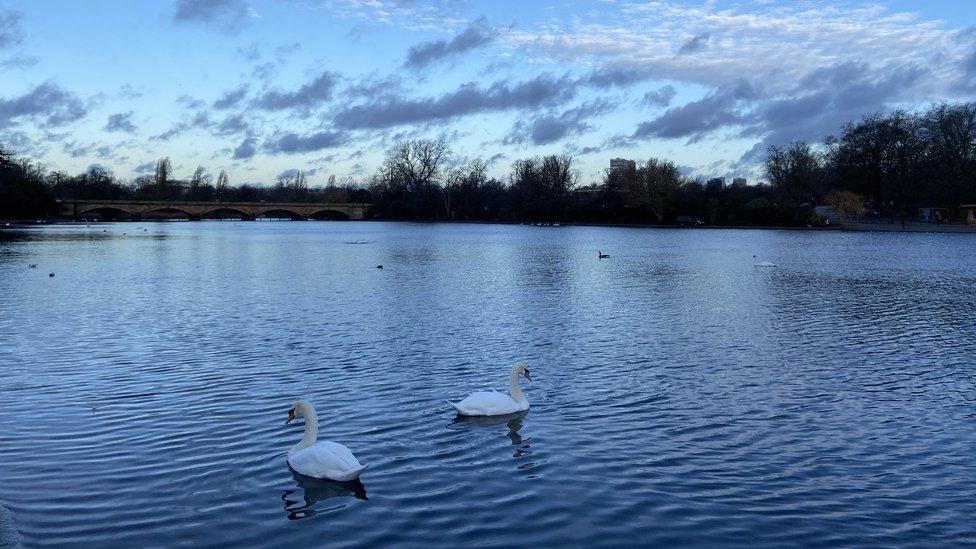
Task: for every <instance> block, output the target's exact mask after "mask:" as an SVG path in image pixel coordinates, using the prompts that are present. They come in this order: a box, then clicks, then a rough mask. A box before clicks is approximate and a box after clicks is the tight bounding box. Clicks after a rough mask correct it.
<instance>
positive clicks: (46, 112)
mask: <svg viewBox="0 0 976 549" xmlns="http://www.w3.org/2000/svg"><path fill="white" fill-rule="evenodd" d="M86 114H88V110H87V109H86V107H85V104H84V103H83V102H82V101H81V100H80V99H79V98H78V97H77V96H76V95H75V94H73V93H71V92H69V91H66V90H64V89H62V88H61V87H59V86H58V85H57V84H55V83H53V82H51V81H48V82H45V83H43V84H41V85H39V86H36V87H34V88H33V89H31V90H30V91H28V92H27V93H25V94H23V95H20V96H17V97H13V98H10V99H0V129H3V128H6V127H10V126H13V125H15V123H17V122H18V121H20V120H24V119H30V120H37V121H39V122H40V124H41V125H42V126H45V127H53V126H61V125H64V124H68V123H70V122H75V121H77V120H80V119H81V118H83V117H84V116H85V115H86Z"/></svg>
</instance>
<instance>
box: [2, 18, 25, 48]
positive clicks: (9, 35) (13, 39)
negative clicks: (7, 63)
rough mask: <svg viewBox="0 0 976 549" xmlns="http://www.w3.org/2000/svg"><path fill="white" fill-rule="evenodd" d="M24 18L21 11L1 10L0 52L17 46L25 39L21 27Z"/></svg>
mask: <svg viewBox="0 0 976 549" xmlns="http://www.w3.org/2000/svg"><path fill="white" fill-rule="evenodd" d="M22 18H23V14H22V13H20V12H19V11H14V10H8V9H4V8H0V50H2V49H4V48H9V47H12V46H16V45H17V44H19V43H20V42H21V40H23V39H24V31H23V30H22V29H21V26H20V20H21V19H22Z"/></svg>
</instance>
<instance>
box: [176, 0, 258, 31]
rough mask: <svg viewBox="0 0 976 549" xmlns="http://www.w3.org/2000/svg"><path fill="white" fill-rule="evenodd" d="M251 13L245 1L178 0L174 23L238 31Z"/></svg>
mask: <svg viewBox="0 0 976 549" xmlns="http://www.w3.org/2000/svg"><path fill="white" fill-rule="evenodd" d="M251 13H252V12H251V9H250V7H248V5H247V3H246V2H245V0H176V11H175V12H174V13H173V21H175V22H177V23H204V24H209V25H215V26H217V27H219V28H221V29H223V30H236V29H238V28H239V27H240V26H241V25H242V24H243V23H244V21H246V19H247V17H248V16H249V15H251Z"/></svg>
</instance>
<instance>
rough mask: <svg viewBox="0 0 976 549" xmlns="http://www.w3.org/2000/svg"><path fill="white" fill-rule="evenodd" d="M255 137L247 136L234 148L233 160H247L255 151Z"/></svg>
mask: <svg viewBox="0 0 976 549" xmlns="http://www.w3.org/2000/svg"><path fill="white" fill-rule="evenodd" d="M257 142H258V140H257V138H256V137H253V136H248V137H245V138H244V141H241V144H240V145H238V146H237V147H236V148H235V149H234V160H248V159H250V158H252V157H253V156H254V154H255V153H256V152H257V148H256V145H257Z"/></svg>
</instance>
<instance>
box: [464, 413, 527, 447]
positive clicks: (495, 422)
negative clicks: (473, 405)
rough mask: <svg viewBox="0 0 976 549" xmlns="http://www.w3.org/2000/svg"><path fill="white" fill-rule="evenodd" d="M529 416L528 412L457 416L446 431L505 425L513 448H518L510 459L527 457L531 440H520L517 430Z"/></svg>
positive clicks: (520, 436)
mask: <svg viewBox="0 0 976 549" xmlns="http://www.w3.org/2000/svg"><path fill="white" fill-rule="evenodd" d="M527 415H529V411H528V410H524V411H522V412H516V413H514V414H505V415H503V416H462V415H460V414H458V415H457V416H455V417H454V421H452V422H451V424H450V425H448V426H447V428H448V429H459V428H463V427H465V426H466V424H467V425H474V426H476V427H496V426H499V425H505V426H507V427H508V433H507V436H508V438H509V439H510V440H511V441H512V445H513V446H518V447H519V448H518V449H516V450H515V453H514V454H512V457H521V456H527V455H530V454H531V453H532V450H530V449H529V441H531V440H532V439H531V438H525V439H523V438H522V435H520V434H519V429H521V428H522V420H523V419H525V416H527Z"/></svg>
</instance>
